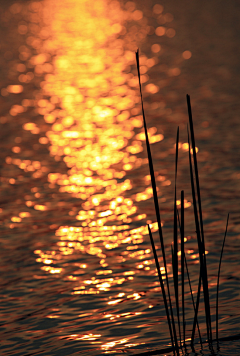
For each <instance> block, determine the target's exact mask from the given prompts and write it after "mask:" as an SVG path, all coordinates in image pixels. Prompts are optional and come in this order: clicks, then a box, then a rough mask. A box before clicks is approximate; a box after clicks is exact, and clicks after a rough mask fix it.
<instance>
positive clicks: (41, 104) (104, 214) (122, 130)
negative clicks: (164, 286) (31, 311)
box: [1, 0, 194, 352]
mask: <svg viewBox="0 0 240 356" xmlns="http://www.w3.org/2000/svg"><path fill="white" fill-rule="evenodd" d="M10 12H11V14H12V15H13V16H14V15H18V14H21V13H22V14H23V16H25V20H26V21H19V23H18V27H17V29H18V33H19V34H20V35H23V36H25V37H26V44H24V45H23V44H21V46H19V48H18V51H19V60H20V61H18V62H17V63H15V64H14V66H15V67H14V68H15V69H14V70H15V73H17V76H18V77H17V78H18V81H17V82H14V83H12V84H10V85H7V86H6V87H5V88H3V89H2V91H1V94H2V96H3V97H6V98H8V96H9V95H13V94H14V95H20V94H24V93H25V88H26V86H27V85H28V84H29V83H33V82H34V83H35V84H36V87H35V90H34V92H33V98H32V97H31V98H30V97H29V98H28V97H27V95H26V94H25V96H24V99H23V100H22V102H21V105H20V104H19V103H18V104H16V103H15V104H14V105H12V106H11V108H10V110H9V114H10V117H11V119H12V118H13V120H14V119H16V120H17V119H18V117H19V115H24V113H25V112H26V111H27V110H28V108H33V115H32V116H31V115H29V116H27V115H26V120H25V122H24V123H23V125H22V129H23V136H24V135H25V134H30V133H31V134H32V135H33V136H34V135H36V137H37V135H39V134H41V137H39V139H38V143H37V144H36V143H35V146H34V147H33V150H35V151H36V150H37V149H36V147H39V146H40V147H44V146H46V145H47V147H48V149H49V155H50V158H51V159H54V160H55V161H56V162H57V164H58V163H59V164H60V162H62V161H63V162H64V163H65V165H66V167H67V170H65V173H62V171H61V170H60V169H58V166H55V168H54V169H52V167H49V166H47V165H46V162H44V161H43V160H41V154H40V155H39V154H36V158H35V159H34V157H32V156H34V154H35V153H36V152H35V153H34V154H32V153H31V154H29V156H30V157H25V158H23V156H24V155H25V154H24V153H25V152H24V147H23V145H22V137H20V136H17V137H16V138H15V141H14V145H13V147H12V149H11V155H8V156H7V157H6V159H5V161H6V164H7V165H9V167H11V166H12V165H13V166H14V167H17V168H19V169H20V170H21V171H22V172H23V174H28V173H29V174H30V175H31V178H32V179H35V180H36V181H37V180H38V179H39V180H41V178H42V177H43V176H44V175H47V181H48V184H47V185H48V188H47V189H48V190H51V189H55V192H56V190H58V197H59V196H60V199H61V196H63V195H64V194H65V195H66V194H67V195H68V196H70V197H72V198H74V199H75V201H76V200H77V201H78V202H79V203H78V204H72V203H70V204H69V209H68V207H67V208H66V210H65V213H66V214H68V216H69V217H71V218H72V219H73V218H74V219H75V221H74V222H73V224H72V225H71V224H68V225H66V224H61V214H62V212H61V213H59V217H58V213H57V214H56V215H57V219H56V218H54V221H52V220H53V219H50V218H49V221H51V223H50V222H49V221H47V224H49V225H50V226H49V228H50V231H55V233H53V236H52V239H53V242H50V243H49V245H48V244H47V245H46V244H41V243H39V244H38V243H36V244H35V245H34V257H35V261H36V262H37V263H39V265H38V266H39V268H40V269H41V270H42V274H35V275H34V278H35V279H36V280H37V281H38V280H41V279H44V278H46V275H48V276H53V278H56V280H57V279H59V280H61V282H62V283H63V284H64V285H69V284H68V283H71V287H68V288H69V290H70V292H69V290H68V292H69V294H71V295H72V296H73V297H74V298H78V297H81V298H83V297H87V298H89V297H90V295H93V298H97V297H98V296H102V299H103V300H102V301H101V303H102V304H101V308H104V311H103V312H101V315H100V316H99V315H98V314H97V312H96V310H97V309H96V308H95V307H94V303H95V299H93V300H92V305H91V306H89V307H88V309H87V310H81V312H79V311H78V312H77V315H75V316H74V317H75V319H76V322H78V321H81V319H82V318H84V320H85V321H86V319H88V318H90V319H91V320H92V321H93V322H97V321H98V320H99V319H100V322H101V325H100V329H101V328H103V329H104V327H105V325H108V328H109V329H111V327H112V325H113V323H114V325H115V326H117V325H118V324H119V323H122V320H124V319H129V318H132V319H134V318H137V317H138V316H141V315H142V314H144V313H146V311H142V310H144V309H145V308H146V310H148V309H149V308H150V309H151V308H152V307H153V305H152V303H150V302H149V301H148V300H145V299H144V298H143V297H144V296H145V294H146V291H142V290H141V291H140V290H138V288H135V287H134V285H131V287H130V288H129V285H128V287H123V285H124V284H125V286H126V285H127V284H129V283H132V282H133V280H134V278H135V276H136V275H139V274H141V273H142V274H144V277H146V276H147V277H148V278H151V277H153V278H154V281H153V280H152V281H151V283H150V284H149V283H148V287H149V286H150V289H151V292H152V291H159V290H160V288H159V287H158V283H157V282H156V281H155V277H156V269H155V265H154V260H153V256H152V253H151V250H150V248H149V246H150V245H149V243H148V244H144V240H145V239H146V235H148V229H147V227H146V224H147V223H150V224H151V227H152V231H153V232H154V231H157V223H156V222H155V218H152V216H153V215H154V214H153V212H152V211H153V209H152V208H151V209H149V210H150V213H149V211H148V208H146V206H145V204H147V201H149V200H150V199H151V198H152V188H151V181H150V176H149V172H148V167H147V159H146V155H145V153H144V147H145V134H144V132H143V129H142V116H141V110H140V96H139V88H138V78H137V76H136V68H135V67H136V63H135V51H136V49H137V48H138V47H139V46H140V45H141V44H142V43H143V41H144V40H145V38H146V37H147V35H148V34H149V33H154V31H155V34H156V35H157V36H159V37H161V36H163V35H166V36H167V37H169V38H172V37H174V35H175V30H173V29H171V28H168V29H167V27H166V28H165V27H164V26H163V25H164V24H165V23H167V22H169V23H170V22H171V21H172V17H171V16H170V15H171V14H165V15H164V14H163V7H162V6H160V5H156V6H154V7H153V13H154V14H155V17H157V21H158V23H159V24H160V25H161V26H160V27H157V28H156V29H154V28H153V27H152V26H149V25H148V21H147V19H146V18H145V17H144V16H143V13H142V11H140V10H138V9H137V7H136V5H135V4H134V3H133V2H131V1H129V2H126V4H125V5H123V4H122V3H120V2H118V1H115V0H114V1H110V0H109V1H107V0H94V1H91V2H89V1H84V0H81V1H79V0H71V1H69V0H61V1H58V2H56V1H55V0H46V1H43V2H30V3H29V5H27V6H26V7H22V5H21V4H18V3H16V4H14V5H12V6H11V7H10ZM151 51H152V53H153V56H152V57H147V56H146V55H145V54H143V53H141V55H140V66H141V67H140V71H141V73H142V75H141V82H142V83H143V85H144V91H145V93H147V94H151V95H153V94H156V93H158V91H159V89H160V88H159V86H158V85H156V84H153V83H151V82H150V81H149V77H148V74H147V73H148V70H149V69H150V68H152V67H154V65H155V64H156V63H157V62H158V58H157V53H159V52H160V51H161V46H160V44H159V43H155V44H153V45H152V46H151ZM186 56H188V57H189V53H187V54H186ZM189 58H190V57H189ZM179 73H180V69H179V68H172V69H171V70H169V71H168V75H170V76H177V75H179ZM162 85H163V86H164V81H163V84H162ZM36 88H37V89H36ZM154 105H155V107H156V108H159V110H162V111H164V107H165V103H164V101H161V102H160V103H154ZM154 105H153V106H154ZM167 110H169V109H167ZM37 115H38V116H41V117H42V118H44V121H45V125H41V124H39V122H38V120H35V117H36V116H37ZM4 120H5V118H4V117H2V118H1V122H2V123H4ZM6 120H7V119H6ZM26 121H27V122H26ZM44 130H45V131H44ZM148 132H149V139H150V143H152V144H154V143H157V142H160V141H162V140H164V134H163V131H162V132H161V133H160V132H158V130H157V128H156V127H149V130H148ZM180 145H181V144H180ZM184 145H185V146H184ZM180 148H182V149H183V150H185V151H186V152H187V148H186V143H183V144H182V146H181V147H180ZM171 149H174V146H173V147H172V148H171ZM25 156H27V154H26V155H25ZM39 156H40V157H39ZM56 167H57V169H56ZM143 167H144V172H143V173H141V175H139V168H141V169H142V168H143ZM66 171H67V172H66ZM138 175H139V177H138ZM132 178H134V179H135V182H134V183H133V179H132ZM17 179H18V178H13V177H11V178H10V179H9V180H8V181H7V183H9V184H11V185H15V184H16V182H17ZM156 179H157V182H158V186H159V187H161V186H162V187H163V188H165V187H167V186H170V185H171V181H170V179H168V178H167V177H166V176H165V174H164V173H162V172H161V174H160V173H159V172H156ZM36 181H35V182H36ZM35 182H34V186H33V187H31V188H29V193H27V194H25V195H24V199H25V202H24V204H25V207H26V209H25V210H26V211H21V212H19V214H17V213H16V212H14V215H13V216H11V219H10V220H11V221H10V223H9V228H10V229H15V228H16V227H17V226H18V225H19V226H21V224H23V225H24V223H25V221H28V220H27V219H29V221H30V223H31V220H30V219H31V218H32V216H34V212H33V210H35V211H37V213H38V214H39V215H38V216H40V219H44V218H41V214H43V213H45V214H46V215H43V216H44V217H46V220H47V219H48V215H47V214H48V212H49V216H50V214H51V203H52V202H49V199H46V200H45V198H44V194H43V193H42V192H41V187H39V186H40V185H41V184H42V183H41V181H40V183H39V186H38V183H35ZM35 185H36V186H35ZM45 186H46V184H45ZM158 193H159V197H161V196H162V192H161V188H159V191H158ZM55 198H56V193H53V194H52V196H51V198H50V199H51V200H53V201H54V199H55ZM160 199H161V198H160ZM162 199H163V200H162V201H165V200H164V199H165V198H164V197H162ZM19 200H20V199H19ZM177 203H178V205H180V201H178V202H177ZM140 204H142V206H141V207H140ZM151 204H152V202H151V203H150V204H149V205H150V206H151ZM56 205H57V208H56V209H57V211H58V209H60V208H62V207H64V205H65V203H64V202H63V201H59V202H58V203H57V204H56ZM190 205H191V203H190V202H188V201H187V200H186V201H185V208H187V207H189V206H190ZM152 206H153V205H152ZM79 207H80V208H79ZM28 209H29V210H28ZM30 209H31V210H30ZM67 209H68V210H67ZM149 216H150V217H149ZM30 223H29V222H28V224H30ZM26 226H27V227H28V228H29V225H27V223H26ZM31 228H33V229H34V230H38V226H37V225H36V224H34V225H33V226H31ZM147 238H148V237H147ZM38 246H40V247H38ZM157 248H159V246H158V247H157ZM193 252H194V251H193ZM161 271H162V273H163V275H164V273H165V269H164V267H161ZM169 272H171V271H170V267H169ZM43 274H44V275H43ZM163 278H165V277H164V276H163ZM135 283H136V282H135ZM141 288H142V286H141ZM135 289H136V290H135ZM76 300H77V299H76ZM132 302H134V303H135V304H134V308H135V305H137V306H139V303H142V310H141V308H139V307H137V310H135V309H134V308H133V310H131V309H132V308H131V303H132ZM119 305H121V307H122V305H123V306H124V307H122V309H120V308H118V307H119ZM65 308H66V309H67V307H66V306H65ZM83 308H84V307H83ZM67 310H68V309H67ZM68 312H69V314H70V315H71V314H72V310H70V311H69V310H68ZM63 313H64V311H62V309H61V307H59V308H51V312H49V313H48V314H47V315H46V317H44V318H48V319H51V320H55V319H57V320H61V318H63V319H64V316H63ZM137 325H138V326H137V327H138V328H141V327H145V326H146V325H145V324H142V323H138V324H137ZM60 329H61V332H62V335H63V336H59V339H67V340H82V341H85V342H88V343H90V344H91V345H95V344H97V345H98V346H100V347H101V350H102V351H106V352H108V350H111V349H112V348H114V347H115V346H117V345H123V344H124V347H131V346H134V345H135V346H136V345H139V343H133V342H132V341H133V340H134V339H135V338H136V337H137V336H136V335H137V332H138V330H137V331H136V333H135V334H134V335H132V336H131V337H129V338H126V337H117V338H116V335H114V336H111V337H105V335H104V331H102V333H100V332H99V333H98V332H95V329H93V331H94V332H89V333H87V331H86V332H85V330H83V329H82V330H81V332H82V333H78V330H79V328H78V326H76V325H75V322H74V324H73V325H72V326H71V332H70V331H67V330H65V329H64V328H62V327H61V328H60ZM102 335H103V336H102ZM117 335H118V334H117Z"/></svg>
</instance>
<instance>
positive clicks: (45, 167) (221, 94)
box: [0, 0, 240, 356]
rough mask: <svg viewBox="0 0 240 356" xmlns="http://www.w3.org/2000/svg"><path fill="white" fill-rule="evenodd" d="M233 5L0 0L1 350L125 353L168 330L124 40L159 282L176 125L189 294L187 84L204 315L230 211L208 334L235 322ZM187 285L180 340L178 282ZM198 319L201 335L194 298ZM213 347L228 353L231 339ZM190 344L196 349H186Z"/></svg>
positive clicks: (193, 267) (192, 237)
mask: <svg viewBox="0 0 240 356" xmlns="http://www.w3.org/2000/svg"><path fill="white" fill-rule="evenodd" d="M239 7H240V5H239V3H238V2H237V1H231V2H224V1H221V0H218V1H215V0H214V1H211V2H208V1H205V0H203V1H201V3H200V2H193V1H189V0H184V1H181V4H180V3H179V2H177V1H174V0H170V1H169V0H168V1H166V0H165V1H162V2H160V3H157V2H156V1H152V0H149V1H147V2H146V1H135V2H134V1H128V2H127V1H115V0H114V1H110V0H93V1H91V2H89V1H86V0H61V1H58V2H56V1H54V0H44V1H38V2H36V1H20V2H15V1H8V2H5V1H1V2H0V16H1V22H0V33H1V40H0V51H1V56H0V63H1V66H0V83H1V86H0V89H1V96H0V125H1V130H0V135H1V140H0V145H1V150H0V157H1V160H0V162H1V163H0V164H1V206H0V216H1V226H0V229H1V235H0V244H1V248H0V268H1V273H0V285H1V288H0V298H1V303H0V308H1V311H0V334H1V346H0V349H1V354H3V355H37V354H39V355H80V354H82V355H94V356H95V355H102V354H105V353H106V354H108V353H110V354H115V355H120V354H122V353H124V354H129V355H134V354H139V353H141V352H146V351H148V350H158V349H159V350H160V349H162V348H166V347H167V346H168V345H169V344H170V337H169V334H168V328H167V320H166V316H165V311H164V305H163V299H162V296H161V291H160V287H159V284H158V280H157V274H156V269H155V264H154V259H153V255H152V251H151V246H150V240H149V236H148V231H147V228H146V224H147V223H151V224H152V231H153V232H154V238H155V241H156V245H157V247H158V251H159V252H160V244H159V242H158V241H159V240H158V235H157V233H156V231H157V226H156V218H155V214H154V206H153V198H152V191H151V184H150V176H149V170H148V162H147V155H146V148H145V142H144V139H145V137H144V134H143V127H142V124H143V123H142V116H141V110H140V97H139V88H138V80H137V76H136V75H137V72H136V63H135V51H136V50H137V48H140V65H141V67H140V71H141V81H142V83H143V97H144V107H145V114H146V119H147V125H148V129H149V135H150V142H151V149H152V154H153V159H154V167H155V171H156V180H157V185H158V194H159V203H160V210H161V217H162V223H163V234H164V241H165V244H166V252H167V258H168V267H169V271H168V272H169V275H170V280H171V284H172V275H171V273H172V271H171V248H170V247H171V243H172V238H173V197H174V159H175V141H176V132H177V127H178V126H179V128H180V145H179V172H178V183H177V188H178V197H177V199H178V200H179V202H178V206H179V208H180V190H182V189H184V191H185V198H186V200H185V204H184V206H185V214H186V238H185V240H186V242H185V248H186V254H187V259H188V261H189V269H190V275H191V279H192V283H193V289H194V291H195V296H196V290H197V283H198V275H199V263H198V255H197V243H196V234H195V227H194V220H193V212H192V210H193V209H192V205H191V201H192V199H191V191H190V179H189V168H188V145H187V134H186V125H187V121H188V118H187V107H186V94H187V93H188V94H189V95H190V96H191V103H192V111H193V119H194V127H195V138H196V143H197V147H198V155H197V156H198V162H199V171H200V185H201V193H202V205H203V219H204V227H205V235H206V249H207V262H208V274H209V285H210V299H211V306H212V309H211V311H212V319H213V329H214V330H215V323H214V321H215V296H216V280H217V270H218V263H219V257H220V251H221V244H222V240H223V235H224V231H225V224H226V218H227V214H228V212H229V213H230V222H229V233H228V236H227V240H226V246H225V250H224V257H223V264H222V271H221V286H220V301H219V313H220V321H219V322H220V324H219V336H220V337H227V336H234V335H237V334H239V322H240V316H239V299H240V293H239V287H240V283H239V274H240V269H239V247H240V240H239V234H240V227H239V220H240V219H239V188H240V164H239V153H240V145H239V136H240V125H239V106H240V104H239V84H240V83H239V81H240V79H239V69H240V65H239V38H240V25H239V20H238V13H239V10H240V9H239ZM162 271H163V273H164V269H163V270H162ZM186 291H187V295H186V298H187V310H186V319H187V320H186V321H187V338H190V335H191V327H192V320H193V311H192V307H191V304H190V295H189V290H188V289H187V281H186ZM199 322H200V328H201V331H202V335H203V338H205V337H206V328H205V319H204V305H203V303H201V304H200V311H199ZM196 341H197V340H196ZM214 347H215V352H216V354H218V355H237V354H239V349H240V343H239V341H237V340H236V341H231V342H223V343H220V350H219V351H217V348H216V345H214ZM169 354H171V352H170V353H169ZM189 354H191V353H190V351H189ZM192 354H194V353H192ZM196 354H203V355H208V354H210V351H209V350H208V349H207V348H206V349H204V350H200V348H199V347H196Z"/></svg>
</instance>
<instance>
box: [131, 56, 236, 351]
mask: <svg viewBox="0 0 240 356" xmlns="http://www.w3.org/2000/svg"><path fill="white" fill-rule="evenodd" d="M136 61H137V71H138V79H139V88H140V96H141V105H142V115H143V123H144V131H145V136H146V146H147V155H148V163H149V170H150V176H151V183H152V190H153V199H154V205H155V212H156V217H157V224H158V233H159V238H160V243H161V251H162V258H163V264H164V269H165V276H166V285H167V291H166V290H165V286H164V283H163V277H162V273H161V269H160V265H159V261H158V256H157V252H156V248H155V243H154V240H153V237H152V233H151V228H150V226H149V225H148V231H149V236H150V241H151V245H152V250H153V255H154V259H155V264H156V268H157V273H158V278H159V282H160V286H161V290H162V295H163V301H164V306H165V310H166V315H167V321H168V328H169V334H170V339H171V343H172V347H171V348H168V349H164V350H157V351H151V352H147V353H142V354H141V355H154V354H161V353H166V352H171V351H173V352H174V354H175V353H177V355H179V350H180V348H181V349H182V348H183V347H185V346H186V322H185V288H184V287H185V286H184V284H185V278H184V277H185V267H186V272H187V277H188V284H189V290H190V294H191V299H192V305H193V311H194V319H193V325H192V329H191V330H192V331H191V342H190V346H191V347H192V349H193V350H194V339H195V329H196V326H197V329H198V335H199V340H200V344H201V345H202V344H203V341H202V337H201V332H200V328H199V323H198V310H199V302H200V294H201V290H203V301H204V310H205V322H206V330H207V340H206V342H207V343H208V344H209V347H210V349H211V348H212V341H213V336H212V322H211V310H210V299H209V286H208V274H207V261H206V252H205V251H206V250H205V238H204V229H203V218H202V204H201V194H200V184H199V174H198V164H197V155H196V145H195V137H194V128H193V120H192V110H191V103H190V96H189V95H187V109H188V117H189V128H190V130H189V128H188V127H187V134H188V156H189V169H190V181H191V192H192V201H193V212H194V221H195V229H196V235H197V245H198V253H199V262H200V271H199V282H198V291H197V299H196V303H195V302H194V298H193V292H192V286H191V280H190V274H189V269H188V264H187V259H186V255H185V251H184V233H185V222H184V191H183V190H182V191H181V218H179V212H178V210H177V200H176V199H177V198H176V195H177V166H178V145H179V128H178V129H177V139H176V158H175V188H174V219H173V246H172V271H173V285H174V294H175V305H176V314H177V325H176V322H175V320H174V313H173V299H172V297H171V294H170V287H169V278H168V272H167V260H166V254H165V247H164V241H163V233H162V226H161V218H160V211H159V204H158V196H157V188H156V182H155V176H154V168H153V162H152V156H151V150H150V144H149V139H148V133H147V125H146V119H145V113H144V107H143V98H142V88H141V80H140V66H139V52H138V51H137V52H136ZM228 220H229V214H228V217H227V224H226V230H225V235H224V240H223V244H222V250H221V256H220V262H219V268H218V277H217V294H216V340H217V341H218V340H219V338H218V294H219V280H220V269H221V262H222V256H223V249H224V245H225V240H226V235H227V228H228ZM178 231H180V241H181V248H180V252H181V262H180V266H181V279H180V285H181V288H180V291H181V300H182V303H181V317H182V327H181V320H180V319H181V318H180V304H179V276H178V275H179V263H178V252H179V250H178ZM201 287H202V288H201ZM177 328H178V336H177V332H176V329H177ZM214 341H215V340H214ZM166 350H168V351H166ZM182 350H183V349H182ZM139 355H140V354H139Z"/></svg>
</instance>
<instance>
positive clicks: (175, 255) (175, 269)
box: [173, 127, 182, 345]
mask: <svg viewBox="0 0 240 356" xmlns="http://www.w3.org/2000/svg"><path fill="white" fill-rule="evenodd" d="M178 144H179V127H178V129H177V139H176V156H175V191H174V222H173V243H174V248H173V261H174V263H173V277H174V291H175V300H176V309H177V319H178V331H179V338H180V345H181V343H182V342H181V327H180V316H179V295H178V226H177V225H178V224H177V166H178Z"/></svg>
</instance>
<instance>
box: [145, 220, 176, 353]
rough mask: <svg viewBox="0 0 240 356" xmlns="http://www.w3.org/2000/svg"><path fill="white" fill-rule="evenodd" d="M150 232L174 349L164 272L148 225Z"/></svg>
mask: <svg viewBox="0 0 240 356" xmlns="http://www.w3.org/2000/svg"><path fill="white" fill-rule="evenodd" d="M148 233H149V236H150V241H151V245H152V250H153V255H154V259H155V264H156V268H157V273H158V279H159V282H160V286H161V289H162V295H163V302H164V306H165V310H166V314H167V321H168V327H169V332H170V337H171V342H172V347H173V349H175V346H174V341H173V334H172V327H171V320H170V315H169V310H168V304H167V298H166V293H165V288H164V284H163V279H162V273H161V269H160V265H159V262H158V257H157V252H156V248H155V244H154V240H153V237H152V232H151V229H150V226H149V225H148Z"/></svg>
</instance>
